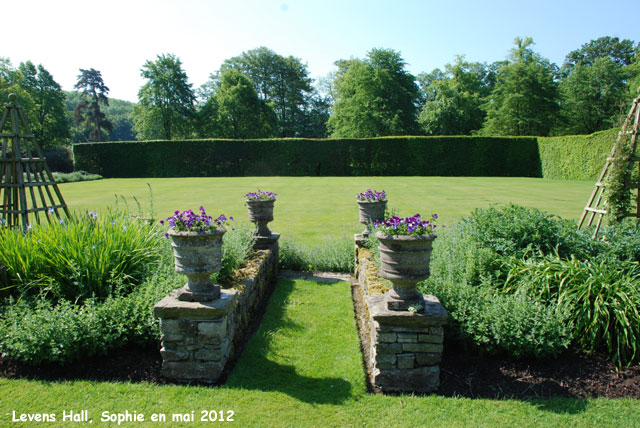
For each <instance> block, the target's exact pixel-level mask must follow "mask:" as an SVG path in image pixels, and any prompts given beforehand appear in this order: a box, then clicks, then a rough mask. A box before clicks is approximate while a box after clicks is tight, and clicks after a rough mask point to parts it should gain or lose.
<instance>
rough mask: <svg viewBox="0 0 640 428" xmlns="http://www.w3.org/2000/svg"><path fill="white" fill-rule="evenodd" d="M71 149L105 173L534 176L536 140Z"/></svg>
mask: <svg viewBox="0 0 640 428" xmlns="http://www.w3.org/2000/svg"><path fill="white" fill-rule="evenodd" d="M73 153H74V160H75V168H76V169H78V170H85V171H90V172H94V173H97V174H100V175H102V176H105V177H184V176H187V177H197V176H209V177H216V176H256V175H258V176H260V175H285V176H364V175H383V176H384V175H391V176H408V175H441V176H452V175H455V176H459V175H468V176H528V177H539V176H540V158H539V154H538V146H537V144H536V139H534V138H514V137H508V138H505V137H389V138H371V139H359V140H356V139H328V140H312V139H283V140H277V139H272V140H188V141H139V142H127V143H118V144H114V143H83V144H75V145H74V146H73ZM167 159H171V160H172V161H171V162H167Z"/></svg>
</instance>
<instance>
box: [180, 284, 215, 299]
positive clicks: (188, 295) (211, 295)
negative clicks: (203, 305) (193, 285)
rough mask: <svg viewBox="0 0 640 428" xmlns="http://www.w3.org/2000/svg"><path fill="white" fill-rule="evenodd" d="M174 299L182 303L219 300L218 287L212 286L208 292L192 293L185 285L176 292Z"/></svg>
mask: <svg viewBox="0 0 640 428" xmlns="http://www.w3.org/2000/svg"><path fill="white" fill-rule="evenodd" d="M175 298H176V299H178V300H180V301H182V302H209V301H211V300H216V299H219V298H220V286H219V285H218V284H214V285H213V287H211V288H210V289H209V290H206V291H193V290H190V289H188V288H187V286H186V285H185V286H184V287H182V288H180V289H179V290H177V292H176V296H175Z"/></svg>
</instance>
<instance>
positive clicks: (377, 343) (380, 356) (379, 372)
mask: <svg viewBox="0 0 640 428" xmlns="http://www.w3.org/2000/svg"><path fill="white" fill-rule="evenodd" d="M365 301H366V304H367V307H368V310H369V328H370V337H371V350H370V356H371V361H370V366H371V367H372V368H373V383H374V385H375V386H376V387H378V388H380V389H381V390H382V391H389V392H433V391H435V390H437V389H438V387H439V385H440V366H439V363H440V360H441V358H442V348H443V346H442V342H443V327H442V326H443V325H444V324H445V323H446V322H447V317H448V315H447V312H446V310H445V309H444V307H443V306H442V305H441V304H440V302H439V301H438V299H437V298H436V297H434V296H430V295H426V296H423V306H424V309H423V311H422V312H420V313H412V312H408V311H396V310H389V309H388V308H387V303H386V296H385V295H384V294H382V295H377V296H366V297H365Z"/></svg>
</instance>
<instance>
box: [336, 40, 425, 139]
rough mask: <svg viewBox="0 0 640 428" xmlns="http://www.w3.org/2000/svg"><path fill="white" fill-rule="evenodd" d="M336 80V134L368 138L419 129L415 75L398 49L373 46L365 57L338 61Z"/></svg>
mask: <svg viewBox="0 0 640 428" xmlns="http://www.w3.org/2000/svg"><path fill="white" fill-rule="evenodd" d="M336 65H337V66H338V69H339V70H338V75H337V77H336V80H335V83H334V92H335V93H334V99H335V104H334V106H333V114H332V115H331V117H330V118H329V123H328V126H329V129H330V131H331V135H332V136H333V137H338V138H365V137H376V136H386V135H415V134H417V133H418V132H419V127H418V123H417V120H416V118H417V114H418V108H417V103H418V101H419V98H420V94H419V90H418V86H417V85H416V83H415V77H414V76H413V75H412V74H410V73H409V72H408V71H406V70H405V62H404V60H403V59H402V57H401V56H400V53H399V52H396V51H393V50H390V49H373V50H371V51H370V52H369V53H368V54H367V58H366V59H364V60H359V59H355V60H348V61H338V62H337V63H336Z"/></svg>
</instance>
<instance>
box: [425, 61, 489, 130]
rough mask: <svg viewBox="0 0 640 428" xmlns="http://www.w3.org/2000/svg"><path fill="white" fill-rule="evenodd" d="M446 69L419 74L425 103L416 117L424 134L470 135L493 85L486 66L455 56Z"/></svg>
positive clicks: (482, 114) (480, 120)
mask: <svg viewBox="0 0 640 428" xmlns="http://www.w3.org/2000/svg"><path fill="white" fill-rule="evenodd" d="M445 70H446V71H445V72H442V71H440V70H439V69H436V70H434V71H433V72H432V73H430V74H428V75H426V74H423V75H422V76H421V78H420V82H421V84H422V85H423V88H422V91H423V94H425V100H426V102H425V104H424V107H423V108H422V111H421V112H420V117H419V119H418V120H419V122H420V124H421V125H422V126H423V128H424V131H425V132H426V134H427V135H469V134H471V132H472V131H476V130H478V129H480V128H481V127H482V123H483V121H484V118H485V111H484V109H483V103H484V98H485V97H486V96H488V95H489V94H490V93H491V90H492V87H493V81H492V79H491V77H490V72H489V69H488V68H487V66H486V65H484V64H481V63H470V62H467V61H464V58H463V57H458V58H457V60H456V63H455V64H453V65H451V64H447V65H446V68H445Z"/></svg>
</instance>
